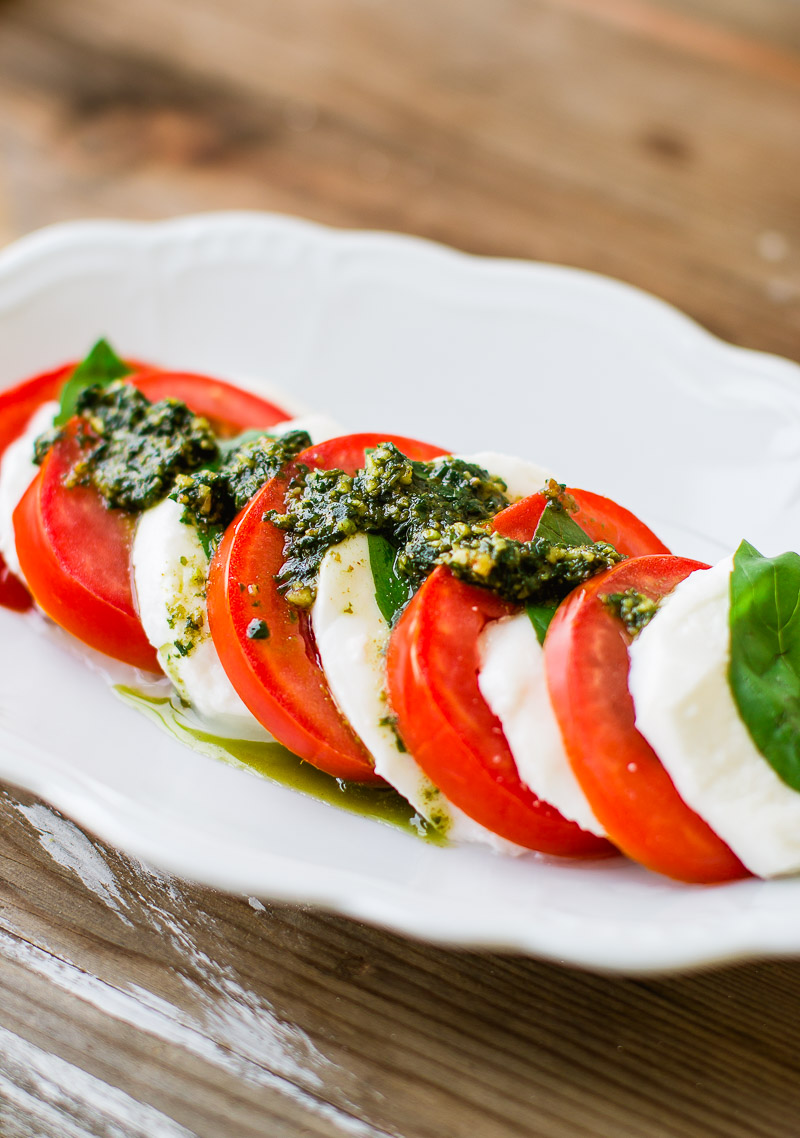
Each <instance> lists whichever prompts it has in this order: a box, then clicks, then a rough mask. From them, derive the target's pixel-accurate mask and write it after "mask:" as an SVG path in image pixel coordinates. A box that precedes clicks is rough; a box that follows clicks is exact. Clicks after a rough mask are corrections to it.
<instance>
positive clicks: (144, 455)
mask: <svg viewBox="0 0 800 1138" xmlns="http://www.w3.org/2000/svg"><path fill="white" fill-rule="evenodd" d="M75 412H76V414H77V415H79V416H80V417H81V418H82V419H83V420H84V423H85V430H84V432H83V435H82V436H79V441H80V443H81V458H80V459H79V460H78V461H77V462H76V463H75V465H74V466H73V468H72V470H71V471H70V472H69V474H68V475H67V477H66V479H65V485H66V486H94V488H95V489H96V490H97V491H98V492H99V493H100V495H101V496H102V497H103V498H104V500H105V502H106V503H107V505H108V506H110V507H112V508H114V509H121V510H128V511H131V512H134V511H138V510H146V509H147V508H148V507H149V506H153V505H155V504H156V502H160V501H161V499H162V498H164V497H166V495H167V494H168V493H169V492H170V490H171V489H172V487H173V484H174V482H175V479H176V478H177V476H178V475H179V474H182V473H185V472H187V471H191V470H196V469H197V468H198V467H201V466H205V465H207V464H208V463H209V462H213V461H214V460H215V459H216V457H217V453H218V449H217V444H216V441H215V438H214V435H213V432H212V430H211V427H210V426H209V424H208V422H207V420H206V419H202V418H200V417H199V416H197V415H193V414H192V412H191V411H190V410H189V408H188V407H187V406H186V404H185V403H181V402H179V401H178V400H177V399H162V400H161V401H160V402H158V403H151V402H150V401H149V399H147V398H146V397H145V396H144V395H142V394H141V392H140V391H137V389H136V388H135V387H131V385H130V384H128V383H125V382H124V381H123V380H116V381H114V382H113V383H111V384H109V386H107V387H89V388H87V389H86V390H85V391H83V392H81V394H80V395H79V396H78V399H77V402H76V404H75ZM53 441H54V440H53V437H52V435H50V434H48V435H44V436H41V437H40V438H39V439H37V440H36V444H35V448H34V454H35V459H36V461H37V462H41V461H42V460H43V458H44V456H45V454H46V453H47V450H48V449H49V447H50V446H51V445H52V443H53Z"/></svg>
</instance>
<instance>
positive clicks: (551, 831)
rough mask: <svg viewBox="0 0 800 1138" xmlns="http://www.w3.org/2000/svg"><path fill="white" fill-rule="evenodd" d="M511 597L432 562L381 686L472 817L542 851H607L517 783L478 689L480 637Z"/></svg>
mask: <svg viewBox="0 0 800 1138" xmlns="http://www.w3.org/2000/svg"><path fill="white" fill-rule="evenodd" d="M514 609H515V606H514V605H511V604H508V603H507V602H505V601H502V600H500V599H499V598H498V597H497V596H495V594H494V593H490V592H489V591H488V590H486V589H481V588H479V587H478V586H477V585H468V584H465V583H464V582H463V581H459V580H457V579H456V578H455V577H453V576H452V574H451V573H450V570H449V569H447V568H445V567H444V566H440V567H439V568H438V569H434V571H433V573H432V574H431V575H430V577H428V579H427V580H426V581H425V583H424V584H423V585H422V587H421V588H420V589H419V591H418V592H417V593H416V595H415V596H414V598H413V599H412V601H411V603H410V604H409V606H408V608H407V609H406V610H405V612H404V613H403V615H402V617H401V618H400V620H399V622H398V624H397V626H396V628H395V630H394V632H393V633H392V637H391V640H390V641H389V652H388V656H387V684H388V689H389V698H390V701H391V705H392V709H393V711H394V713H395V715H396V716H397V726H398V730H399V732H400V735H401V737H402V739H403V742H404V743H405V745H406V746H407V747H408V749H409V751H410V752H411V754H412V755H413V756H414V758H415V759H416V760H417V762H418V763H419V765H420V766H421V767H422V769H423V770H424V771H425V773H426V774H427V775H428V777H429V778H430V779H431V780H432V781H433V782H434V783H435V784H436V785H437V786H438V787H439V788H440V789H441V790H442V791H443V792H444V793H445V794H446V795H447V797H448V798H449V799H450V801H451V802H453V803H454V804H455V805H456V806H458V807H460V808H461V809H462V810H463V811H464V812H465V813H466V814H468V815H469V816H470V817H471V818H474V819H475V821H476V822H480V824H481V825H482V826H485V827H486V828H487V829H489V830H491V831H492V832H493V833H495V834H499V835H500V836H501V837H503V838H506V839H508V841H511V842H516V843H517V844H518V845H521V846H526V847H527V848H528V849H533V850H539V851H540V852H542V853H549V854H559V855H561V856H566V857H592V856H600V855H603V854H609V853H611V852H613V850H612V847H611V846H610V845H609V843H608V842H606V841H604V840H603V839H602V838H597V837H595V836H594V835H593V834H587V833H585V832H584V831H583V830H581V829H580V827H578V826H577V825H576V824H575V823H574V822H568V821H567V820H566V819H565V818H563V817H562V815H561V814H560V813H559V812H558V810H556V809H555V808H554V807H552V806H550V805H549V804H548V803H546V802H543V801H542V800H541V799H539V798H537V797H536V795H535V794H534V793H533V792H532V791H531V790H530V789H529V788H528V787H527V786H526V785H525V783H523V782H522V780H521V779H520V777H519V774H518V773H517V767H516V764H515V762H514V758H513V756H512V754H511V751H510V749H509V746H508V743H507V742H506V739H505V736H504V735H503V729H502V727H501V726H500V721H499V719H497V718H496V717H495V715H494V714H493V713H492V712H491V711H490V709H489V706H488V704H487V703H486V701H485V700H484V698H483V696H482V695H481V692H480V689H479V688H478V668H479V660H478V637H479V636H480V634H481V632H482V631H483V629H484V628H485V627H486V625H487V624H488V623H489V622H490V621H492V620H497V619H498V618H499V617H501V616H506V615H507V614H509V613H511V612H513V611H514Z"/></svg>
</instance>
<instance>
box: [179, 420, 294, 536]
mask: <svg viewBox="0 0 800 1138" xmlns="http://www.w3.org/2000/svg"><path fill="white" fill-rule="evenodd" d="M232 441H233V442H234V443H235V442H236V440H232ZM310 446H311V437H310V435H308V434H307V433H306V432H305V431H288V432H287V433H286V434H285V435H280V436H279V437H278V438H274V437H272V436H270V435H268V434H264V433H261V434H258V435H256V436H255V437H253V435H252V433H251V432H248V433H247V434H246V435H244V436H242V441H241V442H240V443H239V445H236V446H233V447H231V446H230V445H227V446H225V448H224V454H223V456H222V459H221V461H220V462H219V463H218V464H217V465H216V466H215V467H214V468H213V469H210V470H198V471H196V472H195V473H192V474H181V475H178V477H177V478H176V480H175V488H174V490H173V492H172V494H171V497H172V498H174V499H175V501H176V502H179V503H180V505H182V506H183V507H184V511H183V518H184V521H186V522H188V523H190V524H192V525H195V526H197V527H198V528H199V529H201V530H205V531H207V532H208V531H209V530H210V529H216V528H217V527H219V529H225V527H226V526H228V525H230V523H231V522H232V521H233V519H234V518H235V517H236V515H237V514H238V513H239V511H240V510H241V509H242V508H243V507H244V506H246V505H247V503H248V502H249V501H250V499H251V498H252V497H253V495H254V494H256V493H257V492H258V490H260V489H261V487H262V486H263V485H264V484H265V483H266V482H268V481H269V480H270V478H274V476H275V475H276V474H277V473H278V471H279V470H281V469H282V467H284V466H285V465H286V463H287V462H290V461H291V459H293V458H294V457H295V455H297V454H299V453H300V451H301V450H305V449H306V448H307V447H310Z"/></svg>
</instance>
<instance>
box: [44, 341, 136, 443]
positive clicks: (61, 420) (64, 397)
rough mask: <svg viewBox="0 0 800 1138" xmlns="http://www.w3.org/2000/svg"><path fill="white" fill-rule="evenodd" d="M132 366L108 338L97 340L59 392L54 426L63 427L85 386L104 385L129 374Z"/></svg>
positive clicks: (72, 412) (73, 412) (72, 413)
mask: <svg viewBox="0 0 800 1138" xmlns="http://www.w3.org/2000/svg"><path fill="white" fill-rule="evenodd" d="M132 371H133V368H132V367H128V365H127V364H126V363H125V361H124V360H121V359H120V358H119V356H118V355H117V353H116V352H115V351H114V349H113V348H112V347H111V345H110V344H109V342H108V340H98V341H97V343H96V344H95V345H94V347H93V348H92V350H91V351H90V352H89V354H88V356H87V357H86V358H85V359H84V360H82V361H81V363H79V364H78V366H77V367H76V368H75V370H74V371H73V373H72V375H71V376H70V377H69V379H68V380H67V382H66V383H65V384H64V387H63V389H62V392H61V406H60V407H59V410H58V414H57V415H56V417H55V419H54V420H53V422H54V424H55V426H57V427H63V426H64V424H65V423H66V422H67V420H69V419H71V418H72V416H73V415H74V414H75V405H76V404H77V402H78V396H79V395H80V394H81V392H82V391H85V390H86V388H87V387H94V386H95V385H97V384H99V385H100V386H101V387H106V386H107V385H108V384H109V383H111V382H112V380H115V379H122V377H123V376H125V375H130V374H131V372H132Z"/></svg>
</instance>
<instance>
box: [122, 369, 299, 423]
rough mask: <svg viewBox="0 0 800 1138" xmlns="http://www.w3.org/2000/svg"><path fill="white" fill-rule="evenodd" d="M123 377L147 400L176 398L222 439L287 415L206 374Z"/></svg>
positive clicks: (158, 373) (146, 373) (160, 373)
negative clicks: (203, 420)
mask: <svg viewBox="0 0 800 1138" xmlns="http://www.w3.org/2000/svg"><path fill="white" fill-rule="evenodd" d="M126 379H127V382H128V383H132V384H133V386H134V387H137V388H138V389H139V391H141V393H142V395H144V396H146V397H147V398H148V399H149V400H150V402H151V403H158V402H159V400H161V399H180V400H181V402H182V403H185V404H186V406H187V407H188V408H189V410H190V411H193V412H194V414H195V415H202V416H203V417H204V418H206V419H208V421H209V422H210V424H211V427H212V429H213V430H214V432H215V434H217V435H219V436H220V437H222V438H230V437H232V436H234V435H238V434H240V433H241V432H242V431H248V430H257V429H259V428H263V429H265V430H266V429H267V428H268V427H272V426H274V424H275V423H279V422H281V421H282V420H284V419H288V418H289V417H290V416H289V415H288V414H287V412H286V411H284V410H283V409H282V408H281V407H278V406H277V405H276V404H275V403H270V401H269V400H268V399H262V398H261V396H260V395H256V394H254V393H253V392H252V391H245V390H243V389H242V388H239V387H234V386H233V385H232V384H230V383H225V382H224V381H223V380H221V379H213V378H211V377H210V376H207V375H195V374H194V373H192V372H178V371H157V370H155V369H153V370H150V369H148V370H145V371H143V372H138V373H137V374H135V375H131V376H127V377H126Z"/></svg>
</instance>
